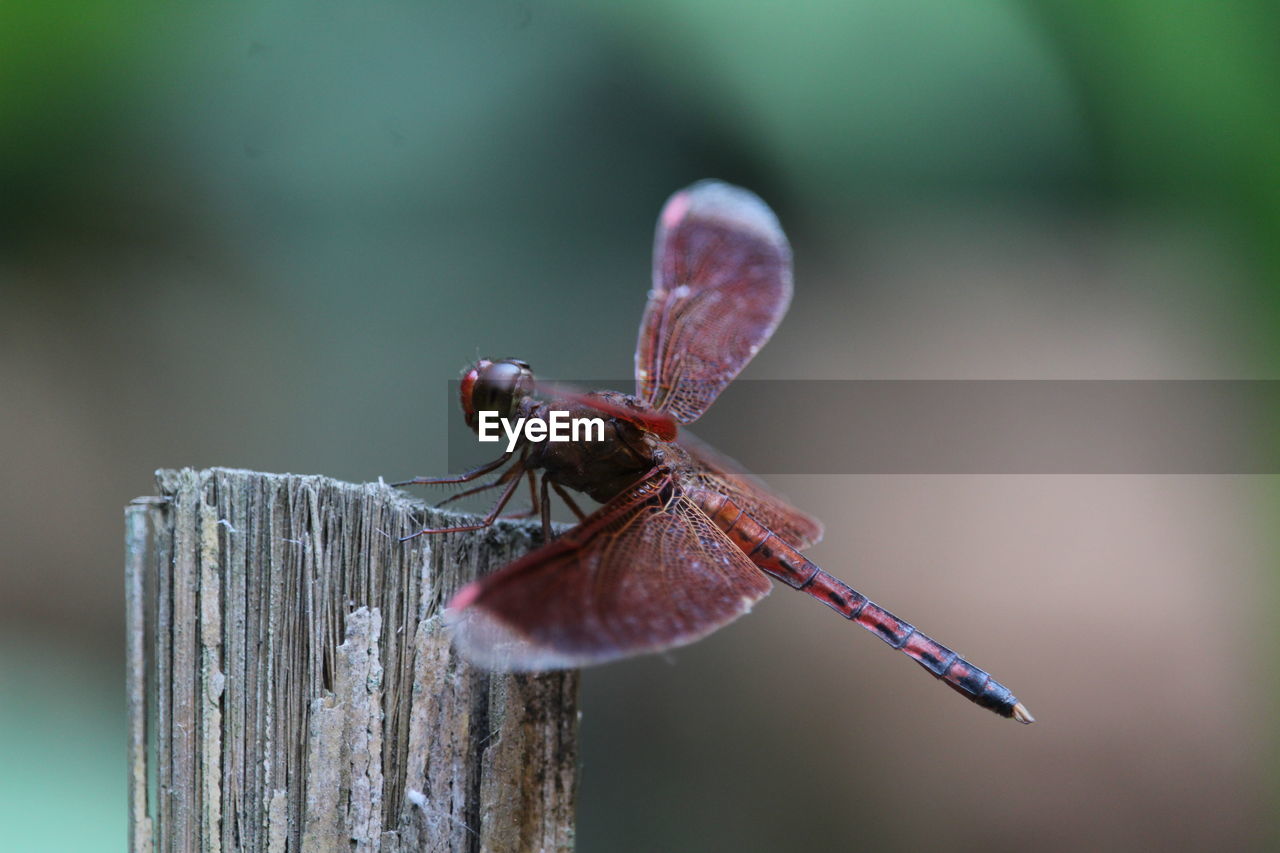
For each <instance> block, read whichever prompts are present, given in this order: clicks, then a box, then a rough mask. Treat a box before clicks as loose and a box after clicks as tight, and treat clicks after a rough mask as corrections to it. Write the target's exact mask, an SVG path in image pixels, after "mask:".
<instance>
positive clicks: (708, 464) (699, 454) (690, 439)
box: [677, 430, 823, 551]
mask: <svg viewBox="0 0 1280 853" xmlns="http://www.w3.org/2000/svg"><path fill="white" fill-rule="evenodd" d="M677 443H678V444H679V445H680V447H682V448H683V449H684V450H685V452H686V453H688V454H689V457H690V459H691V460H692V462H693V468H694V471H693V477H694V478H695V479H696V480H697V481H698V483H699V485H702V486H704V487H706V488H708V489H711V490H712V491H716V492H719V493H720V494H722V495H724V496H725V497H727V498H729V499H730V500H732V501H733V502H734V503H736V504H737V505H738V506H740V507H742V508H743V509H744V510H745V511H746V513H747V515H749V516H751V517H752V518H754V519H755V520H756V521H758V522H760V523H761V524H763V525H764V526H765V527H767V528H769V529H770V530H772V531H773V532H774V533H775V534H776V535H778V536H781V537H782V538H783V539H784V540H786V542H787V543H788V544H789V545H792V546H793V547H795V548H798V549H799V550H801V551H803V550H805V549H807V548H809V547H811V546H813V545H816V544H818V543H819V542H821V541H822V533H823V528H822V522H821V521H818V519H816V518H813V517H812V516H809V515H806V514H805V513H803V512H801V511H800V510H798V509H796V508H795V507H793V506H791V505H790V504H789V503H787V501H786V500H785V499H784V498H783V497H781V496H780V495H777V494H774V493H773V491H772V490H770V488H769V487H768V486H767V485H766V484H765V483H764V481H763V480H761V479H760V478H758V477H756V476H755V475H754V474H752V473H750V472H749V471H747V469H746V468H744V467H743V466H742V465H741V464H739V463H738V462H737V461H735V460H734V459H732V458H730V457H728V456H726V455H725V454H723V453H721V452H720V451H718V450H716V449H715V448H714V447H712V446H711V445H709V444H707V443H706V442H704V441H702V440H701V439H698V438H695V437H694V436H693V434H691V433H690V432H689V431H688V430H686V431H684V432H682V433H680V439H679V441H678V442H677Z"/></svg>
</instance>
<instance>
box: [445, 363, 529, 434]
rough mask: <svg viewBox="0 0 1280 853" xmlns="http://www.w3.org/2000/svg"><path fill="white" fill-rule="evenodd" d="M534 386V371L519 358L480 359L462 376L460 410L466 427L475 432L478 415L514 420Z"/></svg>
mask: <svg viewBox="0 0 1280 853" xmlns="http://www.w3.org/2000/svg"><path fill="white" fill-rule="evenodd" d="M533 385H534V383H533V371H532V370H530V369H529V365H528V363H526V362H523V361H521V360H520V359H518V358H503V359H499V360H498V361H489V360H488V359H487V358H482V359H480V360H479V361H477V362H476V364H475V366H474V367H472V368H469V369H468V370H467V371H466V372H465V373H463V374H462V387H461V397H462V411H463V413H464V414H465V415H466V416H467V426H469V427H471V428H472V429H476V427H477V423H478V421H477V413H478V412H497V413H498V416H499V417H502V418H510V417H513V416H514V415H515V412H516V407H517V405H518V404H519V402H520V400H521V399H523V398H524V397H526V396H528V395H529V394H532V393H533Z"/></svg>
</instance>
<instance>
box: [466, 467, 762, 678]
mask: <svg viewBox="0 0 1280 853" xmlns="http://www.w3.org/2000/svg"><path fill="white" fill-rule="evenodd" d="M668 483H669V478H668V477H666V475H661V476H659V477H656V478H655V479H653V480H651V481H648V482H647V483H644V484H641V486H642V488H640V489H639V490H637V489H636V488H634V487H633V489H631V490H628V491H627V492H625V493H623V494H622V495H620V496H619V497H617V498H615V499H614V500H612V501H610V502H609V503H607V504H605V505H604V506H603V507H601V508H600V509H599V510H597V511H596V512H595V513H593V514H592V515H590V516H588V517H587V519H586V520H585V521H583V522H582V523H581V524H580V525H578V526H577V527H575V528H574V529H573V530H571V531H569V533H567V534H565V535H564V536H563V537H561V538H560V539H558V540H556V541H554V542H552V543H550V544H548V545H545V546H543V547H542V548H540V549H538V550H537V551H534V552H532V553H531V554H528V555H527V556H525V557H524V558H522V559H520V560H517V561H516V562H514V563H512V564H511V565H510V566H508V567H506V568H505V569H502V570H500V571H498V572H496V573H494V574H493V575H490V576H488V577H485V578H481V579H480V580H478V581H475V582H474V583H472V584H469V585H468V586H467V587H465V588H464V589H463V590H461V591H460V592H459V593H458V595H457V596H456V597H455V598H454V600H453V601H452V602H451V603H450V605H449V614H450V622H451V624H452V626H453V630H454V643H455V645H456V646H457V648H458V650H459V651H460V652H461V653H462V655H463V656H464V657H466V658H467V659H468V660H470V661H472V662H473V663H476V664H479V665H481V666H486V667H489V668H491V669H501V670H542V669H561V668H568V667H579V666H586V665H588V664H596V663H603V662H605V661H609V660H614V659H616V658H620V657H626V656H628V655H635V654H640V653H643V652H655V651H660V650H662V649H668V648H672V647H674V646H681V645H684V644H686V643H691V642H693V641H694V640H697V639H699V638H701V637H703V636H705V635H707V634H709V633H710V632H712V631H714V630H715V629H717V628H719V627H720V626H722V625H724V624H726V623H727V622H730V621H732V620H734V619H736V618H737V617H739V616H741V615H742V614H744V613H746V612H747V611H749V610H750V609H751V606H752V605H753V604H754V603H755V602H756V601H758V600H759V599H760V598H762V597H763V596H765V595H767V594H768V592H769V590H770V588H771V583H770V581H769V579H768V577H767V576H766V575H765V574H764V573H763V572H761V571H760V570H759V569H758V568H756V567H755V565H753V564H752V563H751V561H750V560H748V559H747V558H746V556H745V555H744V554H743V553H742V551H740V550H739V549H738V548H737V547H736V546H735V545H734V544H733V543H732V542H730V541H729V539H728V537H726V536H725V535H724V534H723V533H722V532H721V531H720V529H719V528H717V527H716V526H715V525H714V524H713V523H712V522H711V520H710V519H708V518H707V516H706V515H705V514H704V513H703V512H702V510H700V509H699V508H698V507H697V506H696V505H694V504H693V503H692V502H691V501H689V500H688V499H686V498H684V497H681V496H679V495H678V494H677V495H675V496H671V495H670V490H667V491H668V495H667V497H666V498H665V499H664V498H663V497H661V496H659V495H658V492H660V491H661V490H662V487H664V486H666V485H668ZM655 486H656V487H657V488H655Z"/></svg>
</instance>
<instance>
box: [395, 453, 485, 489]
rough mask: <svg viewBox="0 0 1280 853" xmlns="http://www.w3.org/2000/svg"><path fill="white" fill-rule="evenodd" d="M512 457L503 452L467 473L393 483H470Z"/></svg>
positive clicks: (428, 484) (418, 484) (424, 484)
mask: <svg viewBox="0 0 1280 853" xmlns="http://www.w3.org/2000/svg"><path fill="white" fill-rule="evenodd" d="M510 459H511V453H510V451H508V452H507V453H504V454H502V455H501V456H499V457H498V458H497V459H495V460H493V461H492V462H486V463H484V464H483V465H477V466H476V467H475V468H472V469H471V470H470V471H468V472H466V473H465V474H456V475H454V476H452V477H414V478H413V479H412V480H401V481H400V482H399V483H392V484H391V485H392V486H447V485H450V484H452V483H470V482H471V481H472V480H478V479H479V478H481V477H483V476H484V475H485V474H488V473H489V472H490V471H496V470H497V469H499V468H501V467H502V466H503V465H505V464H506V463H507V462H508V461H509V460H510Z"/></svg>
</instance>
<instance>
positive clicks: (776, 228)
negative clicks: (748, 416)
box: [636, 181, 791, 424]
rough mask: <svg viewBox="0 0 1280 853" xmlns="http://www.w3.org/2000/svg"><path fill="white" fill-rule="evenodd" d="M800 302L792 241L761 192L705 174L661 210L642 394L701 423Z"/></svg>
mask: <svg viewBox="0 0 1280 853" xmlns="http://www.w3.org/2000/svg"><path fill="white" fill-rule="evenodd" d="M790 303H791V247H790V245H789V244H788V243H787V238H786V235H785V234H783V233H782V226H780V225H779V224H778V219H777V217H776V216H774V214H773V211H772V210H770V209H769V206H768V205H766V204H765V203H764V202H763V201H761V200H760V198H759V197H758V196H757V195H755V194H754V193H752V192H749V191H747V190H744V189H741V188H739V187H734V186H730V185H729V184H724V183H721V182H719V181H701V182H699V183H696V184H694V185H693V186H691V187H688V188H686V189H683V190H680V191H679V192H677V193H676V194H675V195H673V196H672V197H671V198H670V199H669V200H668V201H667V203H666V206H665V207H663V209H662V213H661V215H660V216H659V217H658V231H657V235H656V238H655V243H654V251H653V290H652V291H650V293H649V303H648V305H647V306H646V307H645V312H644V319H643V320H642V321H641V324H640V340H639V342H638V344H637V346H636V388H637V395H638V396H639V397H640V398H641V399H642V400H644V401H645V402H646V403H648V404H649V405H650V406H651V407H653V408H654V409H657V410H658V411H664V412H670V413H671V415H672V416H674V417H675V419H676V420H677V421H679V422H680V423H686V424H687V423H692V422H693V421H695V420H697V419H698V417H699V416H701V415H702V413H703V412H704V411H706V409H707V407H708V406H710V405H711V403H712V401H713V400H715V398H716V397H717V396H718V395H719V394H720V392H721V391H722V390H723V389H724V387H725V386H726V385H728V384H729V382H730V381H732V380H733V378H734V377H735V376H737V375H738V373H739V371H741V370H742V368H743V367H745V366H746V365H747V362H749V361H750V360H751V357H752V356H754V355H755V354H756V351H757V350H759V349H760V347H762V346H764V344H765V342H766V341H767V340H769V336H770V335H772V334H773V330H774V329H775V328H776V327H777V325H778V323H779V321H781V320H782V316H783V315H784V314H785V313H786V312H787V306H788V305H789V304H790Z"/></svg>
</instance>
